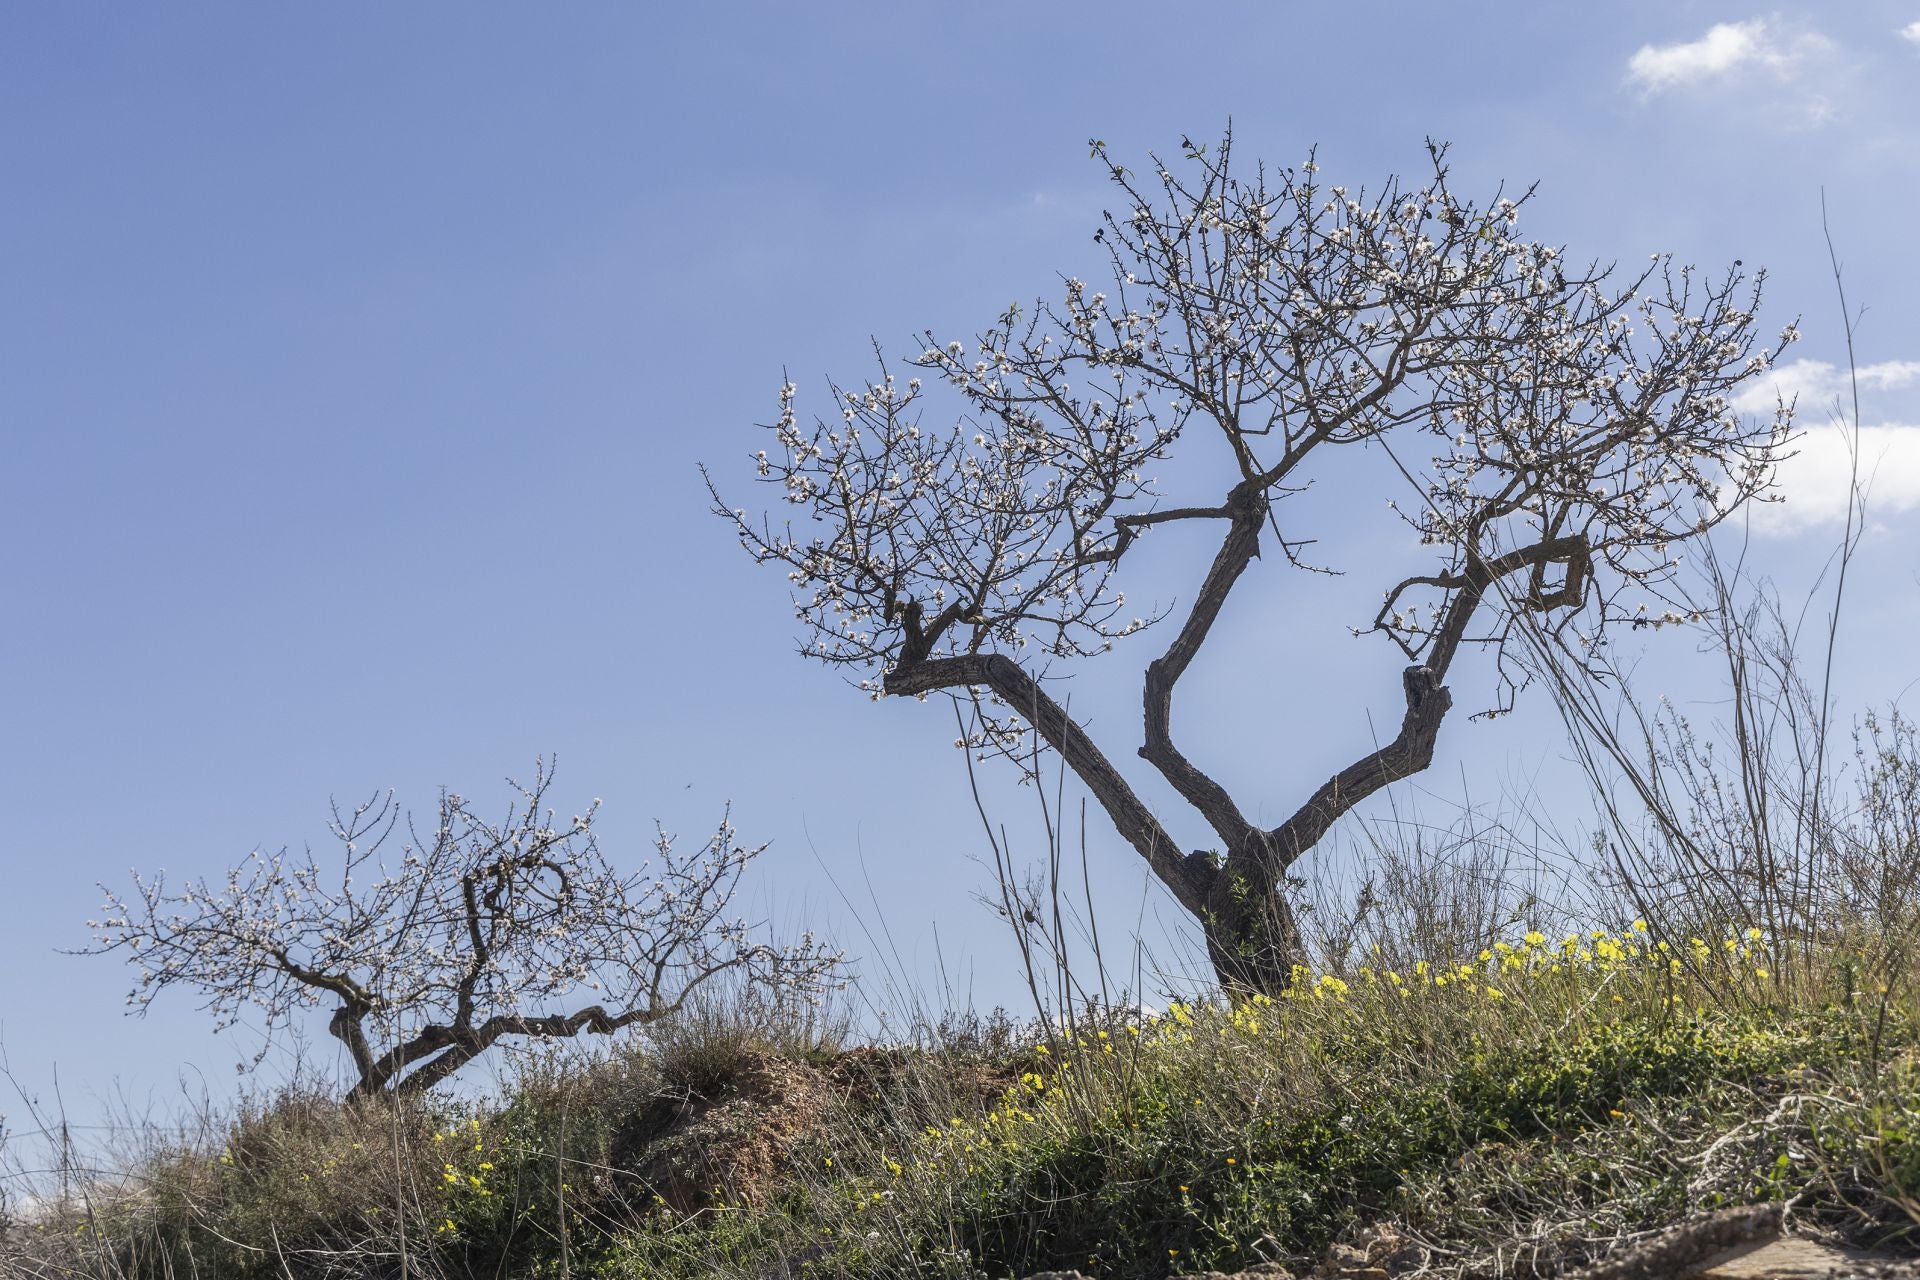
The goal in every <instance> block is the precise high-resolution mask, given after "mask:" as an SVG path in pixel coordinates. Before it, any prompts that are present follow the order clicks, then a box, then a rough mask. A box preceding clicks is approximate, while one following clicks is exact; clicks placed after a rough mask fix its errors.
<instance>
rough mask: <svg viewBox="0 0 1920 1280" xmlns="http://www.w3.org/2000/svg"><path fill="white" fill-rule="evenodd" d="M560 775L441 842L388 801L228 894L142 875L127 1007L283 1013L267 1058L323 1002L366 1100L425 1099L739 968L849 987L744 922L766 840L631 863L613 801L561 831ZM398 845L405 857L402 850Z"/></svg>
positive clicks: (449, 809)
mask: <svg viewBox="0 0 1920 1280" xmlns="http://www.w3.org/2000/svg"><path fill="white" fill-rule="evenodd" d="M552 780H553V772H552V769H551V768H550V767H549V766H548V765H547V764H545V763H544V762H542V763H541V764H540V765H538V766H537V767H536V771H535V774H534V777H533V781H532V783H531V784H529V785H526V786H522V785H521V784H519V783H511V782H510V784H509V785H510V786H512V788H513V792H514V796H513V799H512V800H511V801H510V802H509V804H508V807H507V811H506V814H505V817H504V818H503V819H502V820H500V821H499V822H497V823H496V822H490V821H488V820H487V819H485V818H483V817H481V816H480V815H479V814H478V813H476V812H475V811H474V809H473V807H472V806H471V804H470V802H469V801H468V800H467V799H466V798H465V797H462V796H459V795H456V794H453V793H451V792H443V793H442V794H441V796H440V799H439V804H438V806H437V810H436V813H435V818H434V824H433V826H432V828H431V829H426V830H423V829H422V828H421V827H420V825H419V824H418V823H416V822H415V821H414V819H413V818H412V816H411V815H405V814H403V813H402V811H401V810H400V808H399V807H398V806H397V805H396V804H395V803H394V799H393V796H392V794H391V793H388V794H387V795H385V796H376V797H374V798H373V799H371V800H369V801H368V802H367V803H365V804H362V805H360V806H358V807H356V808H354V809H353V810H351V811H350V812H345V813H343V812H342V811H341V810H340V809H339V807H338V806H336V807H335V808H334V810H333V818H332V821H331V823H330V824H329V830H330V832H331V833H332V835H333V837H334V839H335V841H336V842H337V843H338V845H339V850H338V855H337V856H336V857H333V858H330V859H326V860H323V859H320V858H318V857H316V856H315V855H314V854H313V852H312V851H311V850H309V851H307V852H306V853H305V854H304V855H303V856H299V857H293V856H289V854H288V853H287V852H286V851H285V850H282V851H281V852H279V853H277V854H273V855H271V856H268V855H263V854H262V853H260V852H259V851H257V850H256V851H255V852H254V853H253V855H252V856H251V857H249V858H248V859H247V860H246V861H245V862H243V863H242V864H241V865H239V866H237V867H235V868H233V869H231V870H229V871H228V872H227V875H226V878H225V880H224V881H223V882H221V883H218V884H214V883H210V882H208V881H206V880H199V881H195V882H193V883H190V884H188V885H186V886H184V887H181V888H178V889H174V890H171V891H169V888H168V886H167V884H166V882H165V879H164V877H163V876H160V875H156V876H154V877H153V878H151V879H146V878H142V877H141V876H139V875H138V874H137V873H136V874H135V876H134V892H133V893H132V894H131V895H130V896H128V897H122V896H121V895H119V894H117V893H114V892H112V891H111V890H106V889H105V886H102V889H103V891H104V892H106V894H107V898H106V907H105V916H104V918H102V919H100V920H97V921H89V922H88V925H89V927H90V928H92V929H93V930H94V936H95V942H96V945H95V946H94V947H93V948H91V949H90V950H91V952H92V953H95V954H98V953H103V952H116V951H118V952H125V953H127V955H128V958H129V959H130V960H132V961H134V962H135V963H137V964H138V965H139V967H140V980H139V983H138V985H137V986H135V987H134V989H133V991H132V992H131V993H130V994H129V995H128V997H127V1003H128V1004H129V1005H130V1006H132V1007H133V1008H135V1009H137V1010H139V1011H140V1012H142V1013H144V1012H145V1011H146V1010H147V1008H148V1006H149V1005H150V1004H151V1003H152V1001H153V999H154V997H155V996H156V995H157V994H158V993H159V992H160V991H162V990H164V989H165V988H167V987H174V986H180V987H187V988H191V989H193V990H196V991H198V992H199V993H200V994H201V995H202V996H203V997H204V1001H205V1004H204V1007H205V1008H206V1009H207V1010H208V1011H210V1012H211V1013H212V1014H213V1015H214V1017H215V1019H216V1020H217V1024H218V1025H217V1027H216V1029H221V1028H225V1027H228V1026H231V1025H233V1024H234V1023H235V1022H237V1021H238V1020H239V1018H240V1016H241V1013H242V1012H243V1011H244V1010H246V1009H249V1008H251V1009H253V1010H255V1011H257V1012H259V1013H260V1014H263V1015H264V1020H265V1028H264V1029H265V1032H266V1034H267V1037H268V1040H267V1042H265V1043H263V1045H262V1048H261V1053H262V1054H263V1055H264V1053H265V1052H266V1044H267V1043H270V1042H271V1036H272V1035H273V1033H274V1032H275V1031H276V1030H279V1029H282V1028H284V1027H285V1026H286V1025H288V1024H289V1023H290V1022H291V1021H293V1020H294V1019H295V1018H296V1017H297V1016H298V1015H299V1013H300V1012H301V1011H302V1010H304V1009H309V1008H317V1007H322V1006H329V1005H330V1006H331V1007H332V1009H333V1014H332V1018H331V1019H330V1021H329V1022H328V1030H329V1031H330V1032H331V1033H332V1035H333V1036H334V1037H335V1038H336V1039H338V1040H339V1041H340V1042H341V1043H342V1044H343V1045H345V1046H346V1049H347V1052H348V1054H349V1055H350V1056H351V1058H352V1061H353V1068H354V1070H355V1071H356V1072H357V1073H358V1080H357V1083H355V1085H354V1086H353V1088H352V1091H351V1093H350V1095H349V1096H351V1097H357V1098H365V1097H371V1096H375V1095H379V1094H382V1093H417V1092H420V1091H422V1090H425V1089H427V1088H430V1087H432V1086H433V1085H435V1084H438V1083H439V1082H441V1081H443V1080H445V1079H446V1078H447V1077H449V1076H451V1075H452V1074H453V1073H454V1072H456V1071H458V1070H459V1069H460V1068H461V1067H463V1066H465V1065H466V1064H467V1063H469V1062H471V1061H472V1060H473V1059H475V1058H476V1057H478V1056H480V1055H481V1054H482V1053H485V1052H486V1051H487V1050H488V1049H490V1048H491V1047H493V1046H494V1045H496V1044H498V1043H500V1042H501V1041H504V1040H528V1039H564V1038H570V1037H573V1036H577V1035H580V1034H582V1033H593V1034H598V1035H611V1034H613V1033H614V1032H617V1031H619V1030H621V1029H622V1028H626V1027H632V1026H641V1025H645V1024H647V1023H651V1022H656V1021H658V1020H660V1019H662V1018H665V1017H667V1016H669V1015H671V1014H672V1013H674V1012H675V1011H676V1010H678V1009H679V1008H681V1006H682V1005H683V1004H684V1003H685V1002H686V1000H687V998H688V997H689V996H691V995H692V994H693V992H694V991H695V990H696V989H698V988H700V987H702V986H704V985H706V984H708V983H711V982H713V981H714V980H715V979H718V978H721V977H722V976H723V975H725V976H727V977H730V978H732V979H735V980H744V981H747V982H750V983H755V984H759V985H762V986H764V987H767V988H770V989H773V990H775V991H778V992H780V993H782V994H785V995H791V996H797V997H799V998H803V999H818V998H819V996H820V994H821V993H822V992H824V991H825V990H827V989H828V988H830V987H832V986H834V985H837V983H838V981H839V971H840V959H841V957H840V956H839V955H838V954H837V953H832V952H829V951H828V950H826V949H825V948H824V947H823V946H821V945H820V944H819V943H818V942H816V940H815V939H814V938H813V937H812V935H810V934H807V935H802V937H801V938H800V940H799V941H798V942H797V943H796V944H793V945H786V946H781V945H775V944H774V943H771V942H768V941H765V940H763V939H761V938H759V937H757V936H756V934H755V931H754V929H753V928H752V927H750V926H749V925H748V924H747V923H746V922H745V921H743V920H740V919H738V918H736V917H733V916H731V915H729V909H730V907H731V906H732V903H733V898H734V894H735V891H736V889H737V887H738V885H739V881H740V876H741V873H742V872H743V871H745V869H746V867H747V864H748V863H750V862H751V861H753V859H754V858H755V857H756V856H758V855H759V854H760V853H761V852H762V851H763V850H764V849H765V848H766V846H765V845H759V846H756V847H747V846H744V845H741V844H738V843H736V841H735V835H734V829H733V826H732V824H731V822H730V821H728V820H727V818H725V817H723V818H722V820H721V822H720V824H719V827H718V828H717V829H716V830H715V831H714V833H713V834H712V836H710V837H709V838H708V839H707V841H706V843H705V844H704V845H702V846H701V847H700V848H699V850H698V851H695V852H684V853H683V852H681V851H680V850H678V849H676V848H675V847H674V838H673V837H672V836H670V835H668V834H667V833H666V832H665V831H661V832H660V833H659V835H658V837H657V839H656V840H655V842H654V847H655V850H656V852H657V861H656V862H655V863H654V864H652V865H650V866H642V867H640V868H639V869H638V870H634V871H626V870H622V869H621V868H619V867H617V866H616V865H615V864H614V863H613V862H612V861H611V860H610V859H609V858H608V857H607V856H606V855H605V854H603V853H602V852H601V850H600V847H599V844H598V842H597V840H596V839H595V836H594V830H593V824H594V819H595V816H596V815H597V814H598V812H599V807H600V802H599V801H598V800H595V801H594V802H593V804H592V805H591V806H590V807H589V808H588V809H587V811H586V812H585V813H582V814H577V815H574V816H573V817H571V818H569V819H567V820H565V821H562V822H558V823H556V820H555V815H554V810H553V809H552V808H550V807H548V806H547V805H546V795H547V790H548V787H549V785H550V784H551V782H552ZM399 832H404V833H405V838H403V839H401V840H400V842H399V843H400V848H399V850H398V853H399V856H398V858H397V860H396V859H391V858H383V856H382V851H383V850H384V849H387V848H389V847H390V846H391V844H392V843H393V842H394V838H395V836H396V833H399ZM589 991H591V992H593V993H595V994H594V996H593V997H591V998H589V997H586V995H585V993H586V992H589ZM256 1061H257V1059H256Z"/></svg>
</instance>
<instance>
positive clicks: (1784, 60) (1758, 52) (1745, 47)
mask: <svg viewBox="0 0 1920 1280" xmlns="http://www.w3.org/2000/svg"><path fill="white" fill-rule="evenodd" d="M1832 47H1833V42H1832V41H1830V40H1828V39H1827V38H1826V37H1825V36H1823V35H1820V34H1819V33H1818V32H1813V31H1805V32H1801V33H1798V34H1789V33H1787V32H1783V31H1781V30H1780V29H1779V28H1778V26H1777V25H1776V24H1775V23H1773V22H1772V21H1770V20H1769V19H1766V18H1751V19H1748V20H1747V21H1746V22H1722V23H1718V24H1716V25H1715V26H1712V27H1710V28H1708V30H1707V34H1705V35H1704V36H1701V37H1700V38H1699V39H1698V40H1688V41H1683V42H1681V43H1678V44H1648V45H1642V46H1640V49H1639V50H1638V51H1637V52H1636V53H1635V54H1634V55H1633V57H1631V58H1629V59H1628V60H1627V80H1628V81H1629V82H1630V83H1633V84H1636V85H1638V86H1639V87H1640V88H1641V89H1642V90H1643V91H1644V92H1646V93H1648V94H1655V93H1661V92H1664V91H1666V90H1668V89H1676V88H1683V87H1686V86H1688V85H1693V84H1698V83H1700V82H1702V81H1706V80H1717V79H1724V78H1728V77H1731V76H1734V75H1736V74H1738V73H1740V72H1744V71H1749V70H1763V71H1768V72H1771V73H1772V74H1773V75H1775V76H1776V77H1778V78H1780V79H1782V80H1789V79H1792V78H1793V76H1794V75H1795V74H1796V73H1797V72H1798V71H1799V70H1800V67H1801V65H1802V64H1803V63H1804V62H1805V61H1806V60H1807V58H1808V57H1810V56H1812V55H1814V54H1819V53H1824V52H1826V51H1827V50H1829V49H1831V48H1832Z"/></svg>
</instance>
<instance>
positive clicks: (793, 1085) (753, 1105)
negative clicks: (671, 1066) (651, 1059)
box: [611, 1053, 835, 1213]
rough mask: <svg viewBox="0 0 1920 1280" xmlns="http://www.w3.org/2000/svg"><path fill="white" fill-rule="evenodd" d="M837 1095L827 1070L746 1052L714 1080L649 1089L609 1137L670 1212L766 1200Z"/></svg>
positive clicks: (621, 1162) (626, 1165)
mask: <svg viewBox="0 0 1920 1280" xmlns="http://www.w3.org/2000/svg"><path fill="white" fill-rule="evenodd" d="M834 1102H835V1091H834V1089H833V1085H832V1081H831V1079H830V1078H829V1075H828V1073H827V1071H825V1070H824V1069H822V1068H820V1067H816V1066H812V1065H810V1064H806V1063H802V1062H796V1061H794V1060H792V1059H790V1058H780V1057H775V1056H773V1055H771V1054H763V1053H751V1054H743V1055H742V1056H741V1058H740V1060H739V1061H738V1062H737V1063H736V1064H734V1065H733V1066H732V1067H730V1068H729V1069H728V1070H726V1071H724V1072H722V1073H720V1074H718V1075H716V1076H715V1077H713V1078H712V1079H709V1080H704V1081H701V1082H699V1083H698V1084H695V1085H689V1086H687V1087H684V1088H682V1089H679V1090H676V1091H674V1092H670V1093H662V1094H659V1095H657V1096H655V1097H654V1099H653V1100H652V1101H651V1102H649V1103H648V1104H647V1105H646V1106H645V1107H644V1108H642V1110H641V1111H640V1113H639V1114H638V1115H636V1116H635V1117H634V1118H633V1119H632V1120H630V1121H628V1122H627V1124H626V1125H624V1126H622V1128H621V1129H620V1130H619V1132H617V1133H616V1134H615V1135H614V1139H613V1146H612V1153H611V1154H612V1157H613V1164H614V1165H615V1167H617V1168H620V1169H623V1170H625V1171H627V1172H628V1173H630V1174H631V1175H632V1176H633V1177H635V1178H637V1179H638V1180H639V1181H641V1182H642V1183H644V1184H646V1186H647V1187H648V1188H649V1189H650V1190H651V1192H652V1193H653V1194H654V1195H657V1196H659V1197H660V1200H661V1201H663V1202H664V1203H665V1204H666V1205H667V1206H668V1207H669V1208H671V1209H673V1210H675V1211H676V1212H680V1213H689V1212H692V1211H693V1210H694V1209H697V1208H700V1207H702V1206H704V1205H709V1204H712V1203H714V1202H715V1201H716V1200H718V1201H722V1202H724V1203H728V1204H738V1203H746V1204H763V1203H765V1202H766V1200H767V1198H768V1197H769V1195H770V1193H771V1192H772V1190H773V1186H774V1180H775V1178H776V1176H777V1175H778V1174H779V1173H780V1172H781V1171H782V1170H783V1169H784V1168H785V1167H786V1165H787V1162H788V1158H789V1156H790V1155H791V1153H792V1151H793V1148H794V1146H795V1145H796V1144H797V1143H798V1142H799V1141H800V1140H801V1139H803V1138H805V1137H806V1136H807V1135H809V1134H811V1133H815V1132H817V1131H818V1130H819V1129H820V1127H821V1125H822V1122H823V1120H824V1119H825V1117H826V1115H827V1113H828V1109H829V1108H830V1107H831V1106H833V1105H834Z"/></svg>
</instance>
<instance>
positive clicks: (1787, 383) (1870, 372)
mask: <svg viewBox="0 0 1920 1280" xmlns="http://www.w3.org/2000/svg"><path fill="white" fill-rule="evenodd" d="M1856 376H1857V377H1858V378H1859V381H1860V389H1861V390H1862V391H1864V392H1875V391H1897V390H1899V389H1901V388H1903V387H1920V360H1883V361H1881V362H1880V363H1878V364H1863V365H1861V366H1860V367H1859V369H1858V371H1857V374H1856ZM1851 389H1852V388H1851V386H1850V384H1849V380H1848V378H1847V371H1846V370H1845V369H1842V368H1840V367H1839V366H1838V365H1833V364H1829V363H1828V362H1827V361H1825V360H1795V361H1794V362H1793V363H1792V364H1783V365H1779V366H1777V367H1776V368H1773V369H1770V370H1768V371H1767V373H1766V374H1765V375H1763V376H1761V377H1758V378H1755V379H1754V380H1753V382H1752V383H1751V384H1750V385H1749V386H1748V387H1747V389H1746V390H1744V391H1741V392H1739V393H1738V394H1737V395H1735V396H1734V397H1733V407H1734V408H1735V409H1738V410H1739V411H1740V412H1742V413H1772V412H1773V406H1774V404H1775V401H1776V398H1778V399H1780V400H1791V401H1795V402H1797V404H1798V406H1799V411H1800V416H1801V418H1802V420H1805V419H1806V417H1807V415H1809V414H1814V413H1821V412H1823V411H1825V410H1826V409H1827V408H1828V407H1829V406H1830V405H1832V403H1833V401H1834V399H1835V397H1838V396H1843V395H1846V394H1848V393H1849V392H1850V391H1851Z"/></svg>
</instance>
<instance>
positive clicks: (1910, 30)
mask: <svg viewBox="0 0 1920 1280" xmlns="http://www.w3.org/2000/svg"><path fill="white" fill-rule="evenodd" d="M1900 35H1901V38H1902V39H1905V40H1911V41H1912V42H1913V43H1914V44H1920V22H1909V23H1908V24H1907V25H1906V26H1904V27H1902V28H1900Z"/></svg>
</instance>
